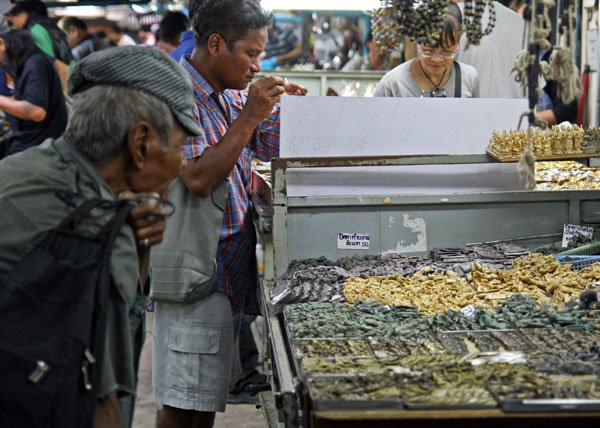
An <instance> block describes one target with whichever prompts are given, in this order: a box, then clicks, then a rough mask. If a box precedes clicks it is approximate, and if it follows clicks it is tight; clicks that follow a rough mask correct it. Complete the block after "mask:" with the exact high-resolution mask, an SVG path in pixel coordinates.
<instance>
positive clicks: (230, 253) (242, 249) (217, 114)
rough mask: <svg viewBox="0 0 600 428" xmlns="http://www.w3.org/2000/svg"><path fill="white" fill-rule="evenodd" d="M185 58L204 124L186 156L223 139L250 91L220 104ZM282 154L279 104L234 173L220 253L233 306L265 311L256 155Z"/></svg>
mask: <svg viewBox="0 0 600 428" xmlns="http://www.w3.org/2000/svg"><path fill="white" fill-rule="evenodd" d="M180 63H181V65H182V66H183V67H184V68H185V69H186V70H187V71H188V73H190V75H191V76H192V84H193V85H194V98H195V99H196V105H197V106H198V110H199V112H200V126H201V128H203V129H204V134H203V135H199V136H197V137H190V138H188V139H187V140H186V142H185V145H184V147H183V153H184V155H185V158H186V159H192V158H195V157H198V156H201V155H202V152H203V151H204V149H205V148H206V147H208V146H211V145H213V144H216V143H218V142H219V141H220V140H221V138H222V137H223V136H224V135H225V133H226V132H227V130H228V128H229V125H230V124H231V123H233V121H234V120H236V119H237V117H238V115H239V114H240V112H241V110H242V108H243V107H244V104H245V102H246V98H247V93H246V92H243V91H236V90H226V91H223V92H222V93H221V94H220V95H221V100H222V102H223V105H221V106H220V105H219V104H218V101H217V99H218V98H217V97H216V95H217V94H216V92H215V91H214V90H213V89H212V88H211V87H210V85H209V84H208V83H207V82H206V80H204V78H203V77H202V76H201V75H200V74H199V73H198V72H197V71H196V69H194V67H193V66H192V65H191V64H190V62H189V57H187V56H184V57H183V58H182V59H181V62H180ZM278 155H279V105H277V106H276V107H275V109H274V110H273V112H272V113H271V115H269V116H268V117H267V118H266V119H265V120H264V121H263V122H262V123H261V124H260V125H259V126H258V127H257V128H256V130H255V131H254V134H253V136H252V138H251V139H250V141H248V144H246V147H244V149H243V150H242V153H241V154H240V157H239V159H238V161H237V162H236V164H235V165H234V167H233V169H232V170H231V173H230V174H229V195H228V197H227V203H226V204H225V214H224V216H223V224H222V225H221V236H220V242H219V252H218V254H217V271H218V279H217V283H218V287H219V290H221V291H223V292H224V293H225V294H227V295H228V296H229V299H230V300H231V307H232V309H233V311H234V312H241V311H243V312H245V313H247V314H258V313H259V312H260V311H259V307H258V301H257V296H256V285H257V269H256V251H255V250H256V232H255V229H254V224H253V222H252V213H251V212H250V203H251V202H250V177H251V171H252V159H254V158H255V157H257V158H258V159H260V160H264V161H269V160H270V159H271V158H272V157H275V156H278ZM199 227H202V225H199Z"/></svg>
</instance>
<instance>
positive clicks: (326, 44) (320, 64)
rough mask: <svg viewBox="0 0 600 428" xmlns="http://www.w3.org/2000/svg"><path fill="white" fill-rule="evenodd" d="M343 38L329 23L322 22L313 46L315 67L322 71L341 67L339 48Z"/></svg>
mask: <svg viewBox="0 0 600 428" xmlns="http://www.w3.org/2000/svg"><path fill="white" fill-rule="evenodd" d="M343 44H344V36H342V34H341V33H340V32H339V31H338V30H337V29H335V28H332V27H331V25H330V23H329V22H324V23H323V25H322V26H321V28H320V30H319V35H318V36H317V38H316V39H315V43H314V45H313V54H314V57H315V65H316V66H317V68H321V69H323V70H332V69H333V70H339V69H340V68H341V66H342V58H341V47H342V45H343Z"/></svg>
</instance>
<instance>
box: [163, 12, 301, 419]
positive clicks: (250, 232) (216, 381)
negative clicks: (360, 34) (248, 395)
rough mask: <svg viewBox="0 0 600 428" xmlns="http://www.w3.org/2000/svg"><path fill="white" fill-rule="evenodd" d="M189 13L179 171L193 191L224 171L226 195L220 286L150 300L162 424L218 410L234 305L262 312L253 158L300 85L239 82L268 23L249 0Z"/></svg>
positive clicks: (208, 189)
mask: <svg viewBox="0 0 600 428" xmlns="http://www.w3.org/2000/svg"><path fill="white" fill-rule="evenodd" d="M192 16H193V17H194V18H193V26H194V32H195V40H196V47H195V49H194V50H193V53H192V55H191V56H184V57H183V59H182V60H181V65H182V66H183V67H184V68H185V69H186V70H187V71H188V72H189V74H190V76H191V79H192V82H193V86H194V89H195V90H194V97H195V100H196V104H197V105H198V108H199V111H200V118H199V123H200V125H201V126H202V128H203V130H204V132H202V134H201V135H200V136H199V137H197V138H192V139H189V140H188V141H187V142H186V144H185V146H184V155H185V157H186V158H187V160H188V161H187V166H186V168H185V170H184V173H183V174H182V175H181V179H182V181H183V183H185V185H186V187H187V189H189V192H191V193H192V195H193V196H192V197H198V198H205V197H210V196H211V195H212V194H213V191H214V189H215V188H217V187H219V186H220V185H221V184H222V183H223V182H224V180H228V184H227V186H228V195H227V198H226V201H225V202H224V214H223V220H222V223H221V226H220V228H219V231H220V240H219V244H218V249H216V250H217V254H216V261H217V284H216V286H217V291H214V292H212V293H211V294H209V295H208V296H207V297H205V298H203V299H200V300H197V301H195V302H193V303H189V304H186V303H163V302H157V303H156V306H155V313H154V330H153V334H154V342H153V343H154V346H153V361H152V363H153V369H152V370H153V376H152V378H153V382H154V385H153V387H154V398H155V401H156V402H157V403H160V404H162V405H163V406H162V409H161V410H160V413H159V420H158V426H159V427H160V428H166V427H177V428H186V427H190V428H191V427H210V426H212V425H213V421H214V417H215V412H223V411H224V410H225V405H226V402H227V392H228V389H229V386H230V385H231V384H232V383H233V381H235V380H236V379H237V378H238V375H239V362H236V360H237V359H238V358H237V357H238V355H239V352H238V350H237V343H238V334H239V328H240V314H241V313H247V314H249V315H256V314H258V313H259V307H258V301H257V282H258V278H257V264H256V231H255V229H254V225H253V220H252V213H251V209H250V208H251V199H250V188H249V183H250V176H251V170H252V160H253V159H254V158H258V159H261V160H269V159H270V158H271V157H273V156H277V155H278V153H279V114H280V109H279V105H278V104H277V102H278V101H279V97H280V95H281V94H283V93H284V92H288V93H294V94H303V93H306V90H305V89H304V88H302V87H300V86H299V85H296V84H292V83H287V84H286V83H285V82H284V80H283V79H282V78H280V77H274V76H269V77H264V78H262V79H259V80H257V81H256V82H254V83H253V84H252V85H250V87H249V88H248V91H244V89H246V87H247V86H248V84H249V83H250V82H252V80H253V79H254V75H255V74H256V73H257V72H259V71H260V65H259V58H260V55H261V53H262V52H263V50H264V49H265V46H266V43H267V28H268V26H269V25H270V23H271V22H270V15H269V14H267V13H266V12H265V11H264V10H263V9H262V8H261V7H260V5H259V3H258V2H257V1H256V0H212V1H206V2H204V3H203V5H202V6H201V7H200V8H199V9H198V10H196V11H194V12H193V13H192ZM178 209H179V210H185V209H190V210H193V209H194V207H193V206H190V207H189V208H187V207H178ZM192 212H193V211H192ZM202 227H204V226H203V225H202V224H198V229H200V228H202ZM190 239H194V236H190ZM199 251H206V249H205V248H203V247H202V246H199ZM190 258H191V259H193V255H190ZM167 260H169V259H168V258H166V259H165V263H166V262H167ZM171 260H172V259H171ZM174 267H175V266H174ZM190 326H193V327H192V329H190ZM202 338H204V339H202Z"/></svg>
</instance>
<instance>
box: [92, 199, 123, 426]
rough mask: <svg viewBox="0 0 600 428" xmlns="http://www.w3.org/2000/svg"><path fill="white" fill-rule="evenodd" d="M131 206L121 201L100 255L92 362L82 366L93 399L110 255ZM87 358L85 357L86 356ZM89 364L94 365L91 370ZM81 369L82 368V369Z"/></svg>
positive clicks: (100, 357) (100, 358)
mask: <svg viewBox="0 0 600 428" xmlns="http://www.w3.org/2000/svg"><path fill="white" fill-rule="evenodd" d="M132 208H133V205H132V204H131V203H129V201H121V202H120V203H119V205H118V208H117V213H116V215H115V217H114V219H113V221H112V226H111V230H110V234H109V236H108V239H107V240H106V243H105V247H104V253H103V255H102V266H103V268H102V271H101V273H100V277H99V278H98V284H97V285H96V304H95V305H94V315H93V318H92V329H91V338H92V341H91V343H90V348H91V351H92V356H93V358H94V361H89V360H84V362H83V364H84V367H85V368H86V369H89V371H90V373H89V376H90V377H89V379H90V384H91V387H92V390H91V391H92V392H93V394H94V397H95V396H96V394H97V391H98V386H99V380H100V368H101V365H102V362H103V356H104V348H105V346H106V323H107V310H108V300H109V298H110V292H109V290H110V287H111V284H112V282H111V277H110V275H111V269H110V256H111V254H112V248H113V245H114V243H115V240H116V239H117V236H118V235H119V231H120V230H121V228H122V227H123V225H124V224H125V222H126V221H127V217H128V216H129V213H130V212H131V210H132ZM86 357H87V355H86ZM91 364H94V367H93V369H92V367H91ZM82 369H83V367H82ZM88 403H89V404H88V405H91V404H92V403H93V406H94V407H92V408H89V409H88V413H87V414H88V415H91V417H92V419H90V420H89V426H91V425H92V421H93V416H94V410H95V404H96V400H91V402H88Z"/></svg>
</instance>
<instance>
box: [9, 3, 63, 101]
mask: <svg viewBox="0 0 600 428" xmlns="http://www.w3.org/2000/svg"><path fill="white" fill-rule="evenodd" d="M4 16H5V18H6V19H7V20H8V21H9V22H10V23H11V24H12V25H13V26H14V27H15V28H16V29H18V30H29V32H30V34H31V38H32V39H33V41H34V42H35V44H36V45H37V47H38V48H39V49H40V50H41V51H42V52H44V53H46V54H47V55H48V56H50V58H52V61H53V62H54V67H55V69H56V71H57V73H58V75H59V77H60V80H61V84H62V88H63V91H64V92H66V91H67V76H68V74H69V67H70V66H71V65H73V55H72V53H71V49H70V48H69V44H68V43H67V38H66V36H65V34H64V33H63V32H62V31H61V30H60V29H59V28H58V27H57V26H56V25H55V24H54V23H53V22H52V21H50V20H49V19H48V9H47V8H46V5H45V4H44V3H43V2H42V1H40V0H22V1H18V2H16V3H14V6H13V7H12V8H11V9H10V10H9V11H7V12H6V13H5V14H4Z"/></svg>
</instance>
